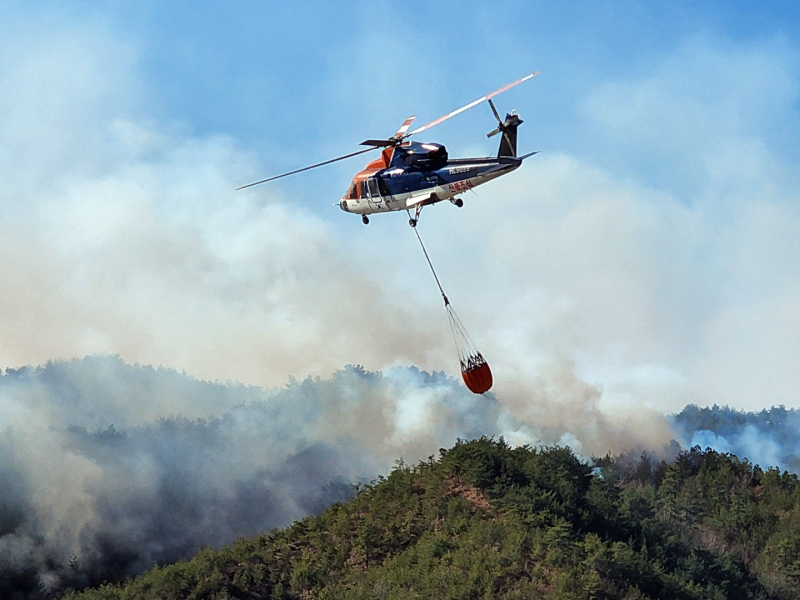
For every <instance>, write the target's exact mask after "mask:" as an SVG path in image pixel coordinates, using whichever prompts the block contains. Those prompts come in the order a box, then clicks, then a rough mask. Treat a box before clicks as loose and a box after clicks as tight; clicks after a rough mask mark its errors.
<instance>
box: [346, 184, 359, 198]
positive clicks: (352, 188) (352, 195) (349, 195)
mask: <svg viewBox="0 0 800 600" xmlns="http://www.w3.org/2000/svg"><path fill="white" fill-rule="evenodd" d="M357 185H358V183H357V182H355V181H353V182H352V183H350V188H349V189H348V190H347V195H346V196H345V197H346V198H349V199H350V200H355V199H356V198H357V197H358V196H357V195H356V186H357Z"/></svg>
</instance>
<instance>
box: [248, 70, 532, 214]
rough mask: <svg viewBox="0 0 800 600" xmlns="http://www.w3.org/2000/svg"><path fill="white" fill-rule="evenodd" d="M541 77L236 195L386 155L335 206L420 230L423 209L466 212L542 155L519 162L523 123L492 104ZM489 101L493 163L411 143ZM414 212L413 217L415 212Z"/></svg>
mask: <svg viewBox="0 0 800 600" xmlns="http://www.w3.org/2000/svg"><path fill="white" fill-rule="evenodd" d="M539 73H540V71H537V72H535V73H531V74H530V75H526V76H525V77H523V78H521V79H518V80H517V81H514V82H512V83H509V84H507V85H505V86H503V87H501V88H499V89H497V90H495V91H494V92H492V93H490V94H486V95H485V96H483V97H481V98H478V99H477V100H475V101H474V102H470V103H469V104H467V105H466V106H462V107H461V108H459V109H458V110H454V111H453V112H451V113H448V114H446V115H444V116H442V117H439V118H438V119H436V120H435V121H431V122H430V123H427V124H426V125H423V126H422V127H419V128H417V129H414V130H413V131H408V130H409V129H410V127H411V123H413V121H414V119H415V118H416V115H412V116H410V117H408V118H407V119H406V120H405V121H403V124H402V125H401V126H400V128H399V129H398V130H397V132H396V133H395V134H394V135H393V136H392V137H390V138H387V139H370V140H365V141H363V142H361V144H360V145H361V146H368V147H367V148H366V149H363V150H359V151H357V152H352V153H350V154H345V155H344V156H338V157H336V158H333V159H330V160H326V161H324V162H321V163H317V164H314V165H310V166H308V167H303V168H302V169H296V170H294V171H289V172H288V173H282V174H281V175H275V176H274V177H269V178H268V179H262V180H261V181H256V182H253V183H248V184H247V185H243V186H241V187H238V188H236V189H237V190H243V189H245V188H249V187H252V186H254V185H259V184H262V183H267V182H268V181H274V180H275V179H280V178H281V177H287V176H288V175H294V174H296V173H301V172H303V171H308V170H310V169H316V168H317V167H321V166H324V165H328V164H331V163H334V162H337V161H340V160H344V159H347V158H352V157H354V156H358V155H359V154H364V153H366V152H372V151H374V150H381V154H380V157H378V158H377V159H375V160H373V161H371V162H370V163H368V164H367V166H366V167H365V168H364V169H363V170H361V171H359V172H358V173H356V175H355V176H354V177H353V179H352V181H351V182H350V185H349V186H348V188H347V192H346V193H345V195H344V197H343V198H342V199H341V200H340V201H339V202H338V204H334V206H339V207H340V208H341V209H342V210H343V211H345V212H349V213H354V214H359V215H361V220H362V221H363V223H364V225H367V224H369V216H368V215H371V214H374V213H381V212H391V211H400V210H405V211H406V212H407V213H408V216H409V220H408V223H409V225H411V226H412V227H416V226H417V223H418V222H419V217H420V213H421V212H422V209H423V207H425V206H428V205H431V204H436V203H437V202H442V201H444V200H449V201H450V202H451V203H452V204H454V205H455V206H457V207H459V208H461V207H462V206H463V205H464V201H463V200H462V199H461V198H459V197H458V196H459V195H460V194H463V193H465V192H467V191H469V190H471V189H473V188H475V187H477V186H479V185H482V184H484V183H486V182H488V181H491V180H493V179H496V178H498V177H500V176H502V175H506V174H508V173H511V172H512V171H514V170H516V169H518V168H519V167H520V166H521V165H522V161H524V160H525V159H526V158H528V157H530V156H533V155H534V154H537V152H530V153H529V154H525V155H523V156H517V127H519V126H520V125H521V124H522V123H523V121H522V119H520V117H519V115H517V114H515V111H511V113H507V114H506V118H505V119H500V115H499V114H498V112H497V109H496V108H495V105H494V103H493V102H492V98H493V97H494V96H497V95H498V94H500V93H502V92H505V91H506V90H508V89H510V88H512V87H514V86H516V85H519V84H520V83H522V82H523V81H527V80H528V79H531V78H533V77H535V76H536V75H538V74H539ZM484 101H487V102H488V103H489V106H490V107H491V109H492V112H493V113H494V116H495V118H496V119H497V127H496V128H495V129H494V130H493V131H490V132H489V133H487V134H486V136H487V137H489V138H491V137H492V136H495V135H498V134H502V137H501V138H500V147H499V148H498V151H497V156H496V157H494V158H491V157H487V158H450V157H449V156H448V154H447V149H446V148H445V146H443V145H442V144H437V143H430V142H417V141H411V140H409V139H408V138H410V137H411V136H413V135H417V134H418V133H422V132H423V131H426V130H428V129H430V128H431V127H434V126H436V125H438V124H440V123H442V122H444V121H446V120H447V119H450V118H451V117H454V116H456V115H458V114H460V113H462V112H464V111H465V110H468V109H470V108H472V107H474V106H477V105H478V104H480V103H481V102H484ZM412 210H413V211H414V213H413V216H412V213H411V211H412Z"/></svg>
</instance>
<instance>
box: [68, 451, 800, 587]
mask: <svg viewBox="0 0 800 600" xmlns="http://www.w3.org/2000/svg"><path fill="white" fill-rule="evenodd" d="M595 464H596V466H595V467H591V466H589V465H587V464H586V463H585V462H582V461H580V460H579V459H577V458H576V457H575V456H574V455H573V454H572V452H571V451H570V450H569V449H567V448H558V447H556V448H549V449H543V450H537V449H534V448H530V447H518V448H511V447H509V446H508V445H507V444H506V443H505V442H503V441H502V440H493V439H489V438H482V439H480V440H475V441H469V442H459V443H458V444H457V445H456V446H455V447H453V448H451V449H450V450H441V451H440V455H439V457H438V458H435V457H433V456H432V457H430V458H429V460H427V461H423V462H421V463H419V464H417V465H415V466H409V465H405V464H403V463H400V464H398V465H397V467H396V468H395V469H394V470H393V471H392V473H391V474H390V475H389V476H388V477H386V478H379V479H378V480H377V481H376V482H374V483H373V484H372V485H367V486H362V487H359V488H358V490H357V493H356V495H355V497H354V498H353V499H352V500H350V501H348V502H346V503H337V504H334V505H333V506H331V507H330V508H329V509H328V510H327V511H325V512H324V513H322V514H321V515H320V516H317V517H308V518H306V519H303V520H301V521H299V522H297V523H296V524H294V525H293V526H291V527H289V528H287V529H283V530H276V531H273V532H271V533H269V534H263V535H260V536H259V537H256V538H254V539H242V540H239V541H237V542H236V543H234V544H233V545H232V546H229V547H225V548H223V549H221V550H217V551H215V550H211V549H207V550H204V551H202V552H200V553H199V554H198V555H197V556H196V557H195V558H193V559H192V560H190V561H188V562H180V563H177V564H174V565H170V566H166V567H163V568H154V569H152V570H150V571H148V572H147V573H145V574H144V575H142V576H140V577H138V578H136V579H134V580H132V581H130V582H128V583H127V584H125V585H120V586H112V585H109V586H106V587H103V588H100V589H96V590H87V591H85V592H83V593H80V594H71V595H70V594H68V595H67V597H68V598H70V599H71V600H77V599H78V598H80V599H83V600H96V599H111V598H124V599H134V598H148V599H151V598H163V599H175V600H177V599H184V598H197V599H201V598H242V599H245V598H247V599H256V598H274V599H289V598H352V599H360V598H363V599H366V598H385V599H401V598H402V599H407V598H452V599H456V598H459V599H460V598H487V599H488V598H562V599H563V598H608V599H612V598H619V599H627V600H633V599H642V598H654V599H655V598H659V599H665V600H666V599H669V600H672V599H682V598H687V599H688V598H714V599H720V600H722V599H736V598H787V599H788V598H798V597H800V593H798V588H800V485H798V479H797V477H796V476H795V475H790V474H786V473H781V472H779V471H777V470H774V469H773V470H767V471H764V470H762V469H760V468H759V467H755V466H753V465H752V464H750V463H748V462H747V461H740V460H738V459H737V458H735V457H733V456H730V455H726V454H720V453H717V452H715V451H705V452H704V451H700V450H699V449H693V450H689V451H687V452H682V453H681V454H679V455H678V457H677V458H676V459H675V460H674V461H673V462H671V463H669V464H667V463H666V462H660V463H656V462H654V461H653V460H651V459H650V458H649V457H648V456H647V455H642V456H641V457H640V458H639V459H638V460H629V459H627V458H622V459H615V458H612V457H605V458H601V459H597V460H596V461H595Z"/></svg>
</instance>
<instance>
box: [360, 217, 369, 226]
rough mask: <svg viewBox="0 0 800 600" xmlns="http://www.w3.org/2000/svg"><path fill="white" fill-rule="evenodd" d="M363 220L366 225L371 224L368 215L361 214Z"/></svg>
mask: <svg viewBox="0 0 800 600" xmlns="http://www.w3.org/2000/svg"><path fill="white" fill-rule="evenodd" d="M361 220H362V221H363V222H364V225H369V217H368V216H367V215H361Z"/></svg>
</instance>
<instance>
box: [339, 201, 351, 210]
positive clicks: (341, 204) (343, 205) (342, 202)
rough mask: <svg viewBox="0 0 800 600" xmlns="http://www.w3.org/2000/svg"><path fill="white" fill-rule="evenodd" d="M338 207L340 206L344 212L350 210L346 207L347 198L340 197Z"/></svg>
mask: <svg viewBox="0 0 800 600" xmlns="http://www.w3.org/2000/svg"><path fill="white" fill-rule="evenodd" d="M339 208H341V209H342V210H343V211H345V212H350V209H349V208H347V200H345V199H344V198H342V200H341V202H339Z"/></svg>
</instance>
